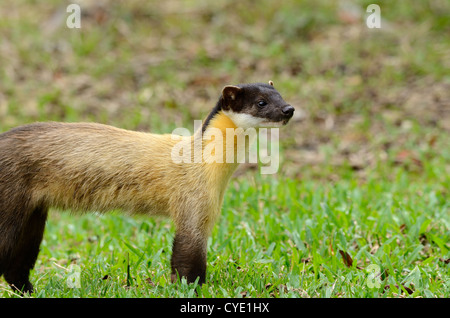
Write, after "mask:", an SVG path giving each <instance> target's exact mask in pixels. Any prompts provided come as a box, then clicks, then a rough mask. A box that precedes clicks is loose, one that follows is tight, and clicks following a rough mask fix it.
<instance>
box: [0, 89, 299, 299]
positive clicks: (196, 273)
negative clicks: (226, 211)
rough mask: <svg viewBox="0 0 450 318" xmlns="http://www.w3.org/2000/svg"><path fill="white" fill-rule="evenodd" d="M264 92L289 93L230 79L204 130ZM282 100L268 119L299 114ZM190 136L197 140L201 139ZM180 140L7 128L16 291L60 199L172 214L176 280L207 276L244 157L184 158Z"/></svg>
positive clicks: (2, 145)
mask: <svg viewBox="0 0 450 318" xmlns="http://www.w3.org/2000/svg"><path fill="white" fill-rule="evenodd" d="M259 86H260V87H259ZM258 90H261V91H268V93H269V96H270V95H277V96H276V97H277V98H278V96H279V94H278V93H277V92H276V90H275V89H273V88H272V87H271V85H267V84H247V85H240V86H227V87H225V88H224V90H223V93H222V96H221V98H220V99H219V101H218V103H217V105H216V107H215V108H214V110H213V111H212V112H211V114H210V115H209V116H208V118H207V119H206V120H205V122H204V125H203V127H202V129H201V131H202V132H204V131H205V130H207V129H208V128H210V127H214V128H218V129H221V130H222V131H223V132H224V133H225V131H226V128H236V127H238V126H242V125H243V124H239V123H236V122H239V120H237V119H235V120H234V121H233V119H232V118H233V116H238V115H239V114H243V113H245V111H248V109H249V108H250V107H249V105H247V104H249V101H250V99H251V98H252V97H249V96H245V94H244V93H245V92H247V93H250V92H252V93H254V94H256V93H257V91H258ZM247 95H248V94H247ZM266 99H268V98H266ZM280 99H281V96H279V98H278V99H276V102H274V105H272V106H271V107H274V108H277V107H278V108H280V109H281V108H283V107H284V110H285V111H282V112H281V113H284V115H280V118H275V119H276V120H274V116H272V117H270V116H265V117H264V118H262V117H261V119H264V121H266V122H279V121H283V122H284V123H286V122H287V121H288V120H289V118H290V117H292V113H293V108H292V106H289V105H286V103H284V101H283V102H281V101H282V99H281V101H280ZM251 103H254V101H253V99H251ZM245 107H246V108H245ZM286 107H290V108H289V111H287V112H286ZM291 108H292V109H291ZM266 111H267V110H266ZM286 113H287V114H286ZM246 114H248V112H247V113H246ZM248 116H254V115H248ZM248 116H247V117H248ZM244 117H245V118H246V119H248V118H247V117H246V116H244ZM267 119H271V120H267ZM198 133H200V132H197V133H196V134H198ZM182 138H184V139H185V142H191V143H194V138H196V137H195V135H194V136H192V137H182ZM224 140H225V138H224ZM177 142H179V140H177V139H175V140H174V139H172V138H171V135H170V134H166V135H157V134H150V133H142V132H134V131H128V130H124V129H119V128H115V127H111V126H106V125H101V124H94V123H54V122H51V123H35V124H29V125H25V126H21V127H18V128H15V129H12V130H10V131H8V132H6V133H3V134H0V276H1V275H2V274H3V275H4V277H5V279H6V281H7V282H8V283H9V284H10V285H11V286H12V287H13V288H15V289H18V290H21V291H24V292H31V291H32V290H33V287H32V285H31V283H30V281H29V272H30V270H31V269H32V268H33V267H34V263H35V261H36V258H37V256H38V253H39V245H40V242H41V240H42V237H43V232H44V227H45V221H46V218H47V212H48V209H49V208H50V207H55V208H59V209H64V210H66V209H70V210H73V211H81V212H83V211H98V212H107V211H110V210H113V209H121V210H124V211H129V212H131V213H139V214H145V215H165V216H168V217H170V218H171V219H172V220H173V221H174V223H175V226H176V235H175V238H174V242H173V251H172V260H171V266H172V279H176V277H177V275H179V276H180V277H186V279H187V281H188V282H194V281H195V280H196V279H197V278H199V282H200V283H203V282H204V281H205V273H206V244H207V238H208V236H209V234H210V233H211V229H212V226H213V224H214V221H215V220H216V218H217V216H218V215H219V213H220V209H221V206H222V200H223V196H224V192H225V188H226V186H227V184H228V180H229V179H230V177H231V175H232V174H233V172H234V171H235V169H236V168H237V166H238V164H237V163H205V162H202V163H195V162H193V163H174V161H173V160H172V158H171V149H172V148H173V147H174V145H175V144H176V143H177ZM209 142H214V141H209ZM206 143H207V142H206V141H203V147H204V145H205V144H206Z"/></svg>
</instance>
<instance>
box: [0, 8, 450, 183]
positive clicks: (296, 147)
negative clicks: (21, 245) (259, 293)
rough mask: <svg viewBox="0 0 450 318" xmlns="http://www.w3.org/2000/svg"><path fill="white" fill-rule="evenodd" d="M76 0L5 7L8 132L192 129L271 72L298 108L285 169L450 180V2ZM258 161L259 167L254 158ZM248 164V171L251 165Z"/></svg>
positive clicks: (1, 55) (1, 71) (2, 125)
mask: <svg viewBox="0 0 450 318" xmlns="http://www.w3.org/2000/svg"><path fill="white" fill-rule="evenodd" d="M372 2H373V1H268V0H259V1H250V0H244V1H214V2H211V1H136V0H134V1H106V0H103V1H94V0H85V1H79V2H74V3H78V4H79V5H80V7H81V13H82V15H81V29H69V28H68V27H67V26H66V19H67V18H68V16H69V15H70V13H67V12H66V8H67V6H68V5H69V4H70V3H72V2H70V1H31V0H19V1H14V3H11V2H2V3H1V4H0V16H1V19H0V37H1V43H0V131H6V130H8V129H10V128H11V127H14V126H17V125H21V124H25V123H29V122H34V121H49V120H56V121H95V122H101V123H106V124H111V125H115V126H119V127H123V128H127V129H135V130H144V131H152V132H171V131H172V129H174V128H175V127H180V126H182V127H187V128H189V129H193V119H202V118H204V116H206V115H207V113H208V112H209V111H210V110H211V108H212V107H213V106H214V104H215V102H216V99H217V97H218V95H219V94H220V90H221V88H222V87H223V86H224V85H227V84H237V83H246V82H267V81H268V80H273V81H274V82H275V86H276V88H277V89H278V90H279V91H280V92H281V94H282V95H283V96H284V97H285V99H286V100H287V101H288V102H290V103H291V104H292V105H294V106H295V107H296V110H297V111H296V113H295V117H294V119H293V120H292V122H291V124H290V126H289V128H287V129H284V130H283V131H282V133H281V138H282V139H283V145H284V146H285V147H284V149H285V150H284V151H283V161H282V167H281V172H282V173H283V174H285V175H289V176H292V177H295V178H302V177H306V178H317V179H325V180H327V181H330V180H331V181H335V180H337V179H339V178H341V177H342V176H343V175H345V174H347V173H349V174H351V175H352V177H355V178H362V179H363V180H364V179H365V178H367V174H368V173H370V172H372V171H373V170H376V171H377V172H379V173H381V175H383V176H385V177H389V176H390V175H391V174H392V169H396V168H398V167H400V168H401V169H407V170H408V171H411V172H412V173H413V174H419V175H422V174H423V172H426V175H427V176H429V177H436V178H440V177H443V176H444V175H446V174H448V173H449V172H450V171H449V165H448V161H449V160H448V159H449V146H448V136H449V135H448V134H449V131H450V71H449V70H450V3H449V2H448V1H445V0H442V1H440V0H435V1H401V2H400V1H395V2H391V1H378V2H377V4H378V5H379V6H380V8H381V19H382V20H381V21H382V25H381V28H380V29H369V28H368V27H367V26H366V18H367V16H368V13H366V8H367V6H368V5H369V4H370V3H372ZM247 168H248V166H247ZM243 169H246V167H244V168H243Z"/></svg>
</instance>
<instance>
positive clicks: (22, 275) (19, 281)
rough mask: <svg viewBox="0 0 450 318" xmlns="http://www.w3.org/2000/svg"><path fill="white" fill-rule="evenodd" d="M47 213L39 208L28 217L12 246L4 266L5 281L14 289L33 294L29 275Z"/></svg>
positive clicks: (37, 252) (45, 209) (35, 257)
mask: <svg viewBox="0 0 450 318" xmlns="http://www.w3.org/2000/svg"><path fill="white" fill-rule="evenodd" d="M47 212H48V209H47V208H44V207H38V208H35V209H34V210H33V211H32V212H31V213H30V214H29V215H28V218H27V220H26V221H25V222H24V223H23V225H22V226H21V229H20V230H19V231H18V233H17V234H16V235H15V236H16V242H15V244H13V245H12V249H11V250H10V253H9V257H8V259H7V263H6V264H5V263H3V264H2V267H3V268H2V270H3V274H4V277H5V280H6V281H7V282H8V283H9V284H10V286H11V287H12V288H13V289H16V290H19V291H21V292H28V293H31V292H33V285H32V284H31V283H30V281H29V275H30V270H32V269H33V267H34V264H35V262H36V259H37V256H38V254H39V246H40V244H41V241H42V238H43V234H44V228H45V222H46V219H47ZM10 237H11V236H10Z"/></svg>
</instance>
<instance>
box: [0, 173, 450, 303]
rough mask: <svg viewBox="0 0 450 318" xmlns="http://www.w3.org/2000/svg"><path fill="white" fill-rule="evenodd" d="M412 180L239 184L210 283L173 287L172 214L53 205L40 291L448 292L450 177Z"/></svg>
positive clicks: (215, 248)
mask: <svg viewBox="0 0 450 318" xmlns="http://www.w3.org/2000/svg"><path fill="white" fill-rule="evenodd" d="M410 181H411V180H409V179H408V177H407V175H405V174H401V173H400V174H398V175H397V176H396V177H395V180H394V182H387V181H383V180H377V179H374V180H370V181H368V182H367V183H365V184H358V183H357V182H354V181H351V180H347V181H341V182H339V183H338V184H329V185H324V184H316V183H313V182H308V181H305V182H301V181H295V180H290V179H287V180H286V179H280V180H279V179H276V178H275V179H273V178H264V180H260V178H259V177H257V178H255V179H252V180H250V181H247V180H241V181H239V182H238V181H235V182H233V183H232V184H231V186H230V191H228V193H227V195H226V199H225V204H224V208H223V215H222V217H221V219H220V220H219V222H218V224H217V226H216V227H215V229H214V231H213V234H212V237H211V239H210V241H209V248H208V271H207V283H206V284H204V285H203V286H201V287H198V286H196V285H187V284H186V283H185V282H181V283H176V284H172V283H170V253H171V251H170V250H171V241H172V238H173V227H172V225H171V223H170V222H169V221H166V220H163V219H147V218H132V217H127V216H123V215H120V214H117V213H113V214H111V215H84V216H73V215H70V214H69V213H62V214H60V213H52V217H51V219H50V221H49V222H48V224H47V229H46V234H45V239H44V242H43V244H42V247H41V254H40V257H39V260H38V263H37V265H36V269H35V270H34V272H33V275H32V281H33V282H35V285H36V293H35V294H34V295H33V297H449V296H450V295H449V290H450V289H449V284H450V280H449V266H448V259H449V256H450V252H449V246H448V241H449V235H450V232H449V219H448V210H449V202H448V200H447V198H446V196H445V189H446V188H448V181H447V184H444V183H442V184H428V183H426V184H422V183H414V182H413V183H411V182H410ZM343 255H348V256H349V257H350V259H351V262H352V263H351V264H350V262H349V261H348V259H347V261H344V258H343ZM446 263H447V264H446ZM69 264H76V265H77V266H79V268H80V274H81V277H80V284H81V286H80V288H70V285H68V283H67V279H69V278H70V276H71V273H70V272H68V268H69ZM373 264H374V265H376V266H378V267H377V269H378V270H379V272H377V274H379V276H377V279H378V277H379V282H380V287H379V288H370V287H369V285H368V282H367V280H368V279H369V278H370V277H369V274H370V268H371V267H370V266H371V265H372V266H373ZM196 291H197V294H196ZM1 293H2V294H3V296H10V295H11V293H10V292H9V291H6V290H5V289H2V291H1Z"/></svg>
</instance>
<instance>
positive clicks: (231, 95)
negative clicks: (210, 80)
mask: <svg viewBox="0 0 450 318" xmlns="http://www.w3.org/2000/svg"><path fill="white" fill-rule="evenodd" d="M241 90H242V89H241V88H240V87H237V86H233V85H228V86H225V87H224V88H223V90H222V96H223V98H224V99H227V100H235V99H236V97H237V96H238V95H239V93H240V91H241Z"/></svg>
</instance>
